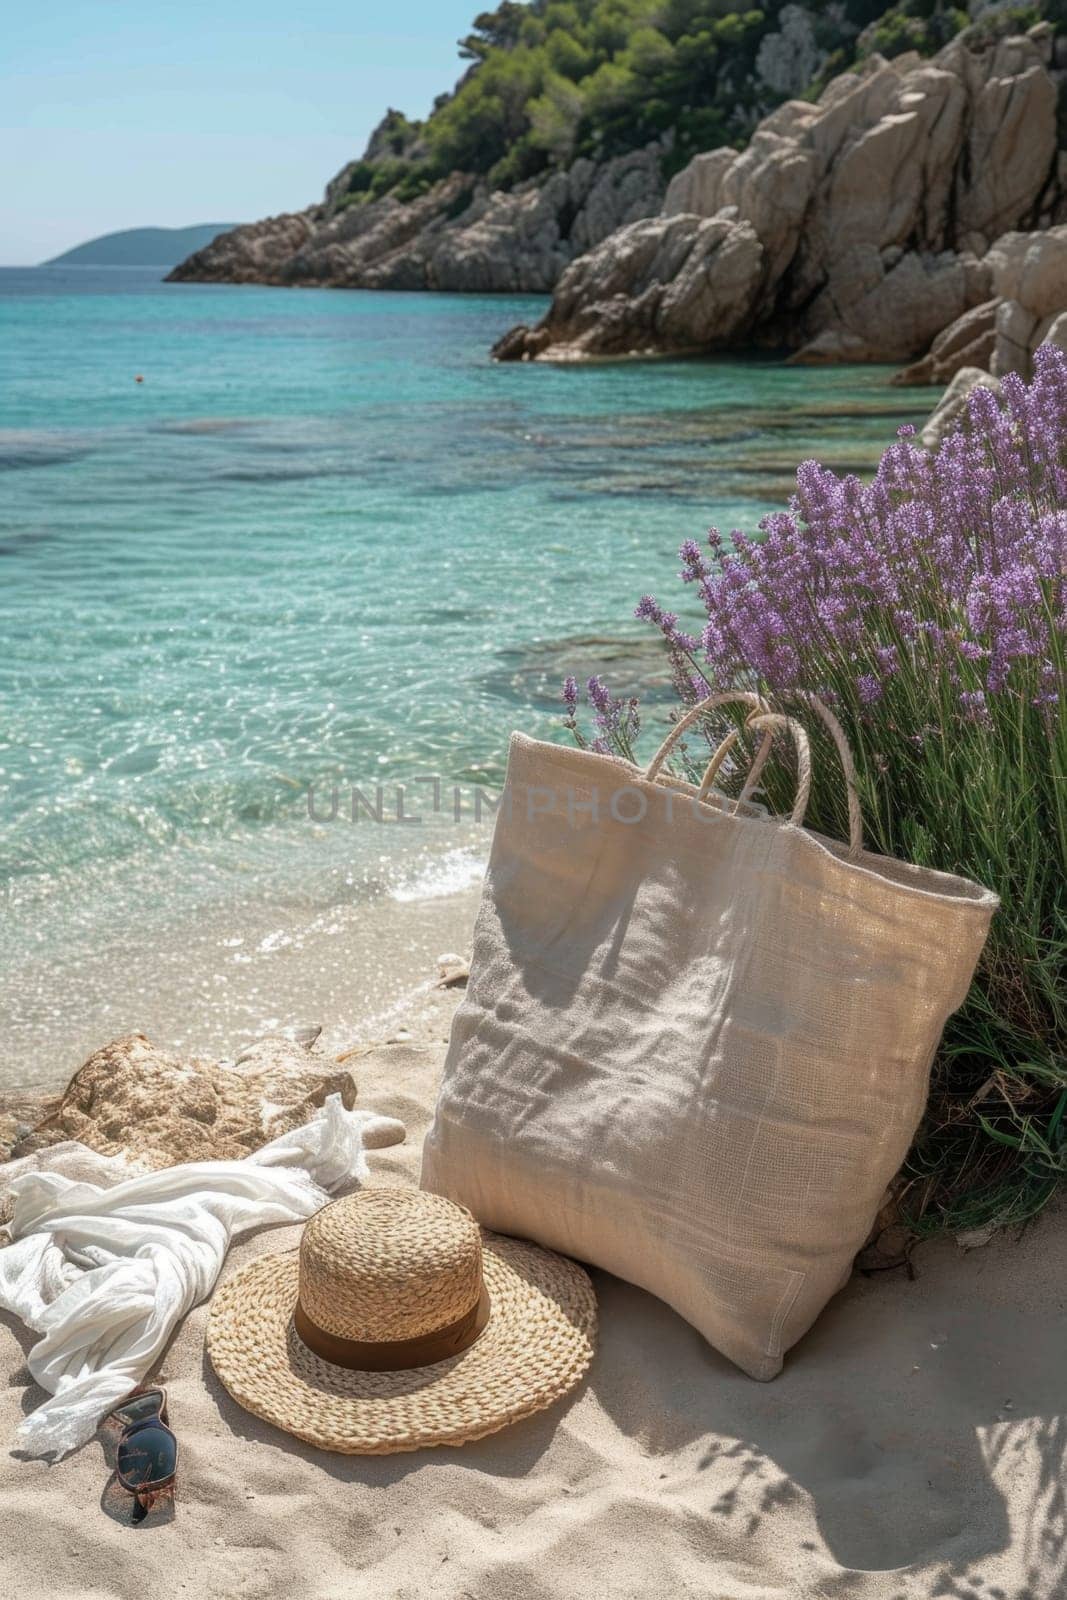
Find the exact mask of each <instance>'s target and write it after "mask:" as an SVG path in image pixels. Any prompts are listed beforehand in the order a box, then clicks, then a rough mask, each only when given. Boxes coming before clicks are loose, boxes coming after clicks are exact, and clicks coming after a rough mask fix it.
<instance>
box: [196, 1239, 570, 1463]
mask: <svg viewBox="0 0 1067 1600" xmlns="http://www.w3.org/2000/svg"><path fill="white" fill-rule="evenodd" d="M482 1273H483V1278H484V1282H485V1287H486V1289H487V1291H488V1294H489V1301H490V1308H491V1309H490V1317H489V1322H488V1324H487V1325H486V1327H485V1329H484V1330H483V1332H482V1333H481V1334H480V1335H479V1337H478V1339H477V1341H476V1342H475V1343H474V1344H473V1345H471V1346H470V1347H469V1348H468V1349H467V1350H464V1351H463V1352H462V1353H461V1354H460V1355H457V1356H451V1357H449V1358H448V1360H446V1361H440V1362H437V1363H436V1364H435V1365H433V1366H427V1367H410V1368H408V1369H407V1370H406V1371H401V1372H365V1371H353V1370H352V1369H350V1368H347V1367H337V1366H334V1365H333V1364H332V1363H331V1362H329V1361H325V1360H323V1359H322V1357H321V1356H318V1355H316V1354H315V1353H314V1352H313V1351H312V1350H309V1349H308V1347H307V1345H306V1344H304V1342H303V1340H302V1339H301V1338H300V1336H299V1334H298V1333H297V1332H296V1329H295V1327H294V1324H293V1311H294V1309H295V1307H296V1301H297V1288H298V1274H299V1254H298V1252H297V1251H291V1252H289V1253H287V1254H285V1255H275V1256H264V1257H261V1258H260V1259H259V1260H257V1261H252V1262H250V1263H249V1264H248V1266H246V1267H244V1268H242V1270H241V1271H239V1272H237V1273H235V1274H234V1276H233V1277H232V1278H230V1279H229V1280H228V1281H227V1282H226V1283H224V1284H223V1285H222V1286H221V1288H219V1289H218V1291H217V1292H216V1294H215V1297H214V1300H213V1301H212V1306H211V1315H210V1318H209V1320H208V1331H207V1351H208V1355H209V1356H210V1358H211V1363H212V1365H213V1366H214V1368H215V1371H216V1372H217V1373H218V1376H219V1378H220V1379H221V1380H222V1383H223V1384H224V1386H225V1387H226V1389H227V1390H228V1391H229V1393H230V1394H231V1395H232V1396H233V1398H234V1399H235V1400H236V1401H237V1402H238V1404H239V1405H242V1406H244V1408H245V1409H246V1410H247V1411H251V1412H253V1413H254V1414H255V1415H256V1416H258V1417H262V1418H264V1420H265V1421H267V1422H271V1423H273V1424H274V1426H275V1427H278V1428H283V1429H284V1430H285V1431H286V1432H287V1433H292V1434H295V1435H296V1437H297V1438H299V1439H304V1440H306V1441H307V1442H308V1444H313V1445H318V1446H319V1447H320V1448H322V1449H324V1450H335V1451H340V1452H342V1453H344V1454H349V1455H388V1454H391V1453H392V1452H394V1451H400V1450H421V1449H424V1448H427V1447H429V1446H433V1445H457V1444H466V1443H468V1442H470V1441H471V1440H473V1439H481V1438H484V1437H485V1435H486V1434H490V1433H496V1432H497V1430H498V1429H500V1428H506V1427H508V1426H509V1424H511V1423H513V1422H519V1421H520V1420H521V1419H522V1418H523V1417H528V1416H531V1415H533V1413H534V1412H536V1411H541V1410H543V1409H544V1408H545V1407H546V1406H550V1405H553V1404H554V1403H555V1402H556V1401H557V1400H559V1399H561V1398H562V1397H563V1395H565V1394H566V1393H567V1392H568V1390H570V1389H572V1388H574V1386H575V1385H576V1384H577V1383H579V1382H580V1381H581V1378H582V1376H583V1375H584V1373H585V1371H586V1368H587V1367H588V1366H589V1363H590V1361H591V1360H592V1356H593V1347H594V1338H595V1333H596V1297H595V1295H594V1293H593V1286H592V1284H591V1283H590V1281H589V1276H588V1274H587V1273H586V1272H584V1271H583V1269H582V1268H581V1267H579V1266H578V1265H577V1264H576V1263H575V1262H573V1261H568V1260H566V1259H565V1258H564V1257H562V1256H557V1255H554V1254H552V1253H551V1252H550V1251H547V1250H542V1249H540V1248H539V1246H537V1245H533V1244H528V1243H526V1242H525V1241H523V1240H519V1239H506V1238H503V1237H501V1236H500V1235H497V1234H492V1233H489V1232H487V1231H486V1230H485V1229H483V1230H482Z"/></svg>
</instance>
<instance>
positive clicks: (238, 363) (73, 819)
mask: <svg viewBox="0 0 1067 1600" xmlns="http://www.w3.org/2000/svg"><path fill="white" fill-rule="evenodd" d="M542 304H543V303H542V302H540V301H538V300H531V299H500V298H460V297H446V296H432V295H374V294H369V293H341V292H330V291H319V290H300V291H297V290H274V289H251V288H236V287H235V288H226V287H221V288H220V287H215V286H195V285H163V284H161V283H159V282H158V281H157V279H156V277H155V274H154V273H152V272H148V271H146V272H141V271H134V270H114V269H113V270H109V271H99V270H91V269H48V270H38V271H19V270H13V269H12V270H7V271H0V645H2V653H0V769H2V770H0V882H2V885H3V893H4V896H5V905H4V926H3V931H2V934H0V1016H2V1017H4V1019H5V1022H6V1027H5V1035H6V1037H5V1044H6V1047H7V1048H6V1050H5V1058H4V1060H3V1061H0V1083H2V1082H3V1081H4V1080H5V1079H8V1080H9V1081H15V1082H20V1081H29V1080H31V1079H40V1078H42V1077H47V1076H51V1077H61V1076H62V1075H63V1074H64V1073H65V1072H66V1071H68V1070H69V1069H70V1067H71V1066H72V1065H74V1064H76V1061H72V1059H71V1052H72V1051H76V1050H78V1049H80V1048H81V1047H82V1044H83V1043H84V1042H86V1041H88V1042H90V1043H91V1042H93V1040H94V1039H96V1038H97V1036H98V1035H99V1034H100V1033H101V1029H102V1030H103V1033H104V1034H106V1033H107V1032H114V1031H116V1027H115V1026H112V1025H110V1023H109V1024H108V1026H107V1027H105V1026H104V1021H103V1019H104V1017H105V1016H106V1017H108V1018H113V1019H114V1020H115V1021H116V1022H117V1024H118V1026H119V1027H124V1026H134V1025H143V1023H142V1021H140V1020H139V1019H143V1018H144V1016H145V1015H146V1014H147V1016H148V1018H149V1020H151V1018H152V1017H153V1016H155V1015H156V1014H157V1011H156V1010H154V1009H153V1008H154V1006H155V1004H156V1002H155V1000H154V998H153V997H154V995H155V994H156V993H157V991H158V990H159V988H160V986H161V985H162V984H164V983H165V984H166V985H167V986H169V994H170V1002H171V1004H172V1007H173V1006H174V1005H176V1004H177V1002H175V1000H174V995H173V988H174V985H177V986H178V988H179V990H180V989H181V986H182V984H183V981H185V979H183V972H185V971H186V968H188V969H189V970H188V987H189V994H188V997H187V1000H186V1001H183V1002H182V1007H183V1015H184V1017H185V1018H186V1026H185V1028H184V1030H183V1031H182V1033H181V1036H182V1038H183V1040H184V1041H185V1042H190V1041H191V1042H194V1043H198V1042H202V1041H203V1042H211V1043H212V1044H213V1045H215V1046H216V1047H219V1041H220V1040H221V1039H222V1038H223V1037H224V1036H226V1035H227V1030H229V1037H230V1038H231V1039H232V1036H233V1032H234V1031H236V1032H238V1033H240V1032H255V1031H257V1029H258V1028H259V1026H260V1025H261V1024H262V1023H263V1022H265V1021H267V1020H271V1021H273V1020H277V1019H276V1015H275V1013H276V1012H277V1011H278V1010H279V1006H278V1005H277V1004H272V1003H271V998H270V996H271V994H272V993H274V992H276V991H277V986H278V984H279V983H280V981H281V980H280V979H278V977H277V973H276V972H275V973H273V975H272V973H271V972H267V973H266V974H264V972H263V971H262V970H261V969H262V966H263V963H262V962H259V964H258V965H257V962H256V960H252V959H251V958H250V957H249V952H248V949H247V948H246V945H247V943H248V941H249V940H250V941H251V943H252V947H253V952H254V953H256V952H258V955H259V956H262V957H263V959H264V961H265V960H266V958H267V957H270V956H272V955H273V954H274V953H275V952H276V951H277V950H278V949H279V948H283V946H280V945H278V944H277V942H276V943H275V945H274V947H273V949H266V950H262V951H260V950H259V945H260V943H262V941H264V940H269V939H271V938H272V937H273V936H275V935H276V936H277V940H283V941H284V940H286V939H288V940H289V941H290V946H291V945H292V940H293V938H294V934H293V929H294V928H299V927H302V928H304V929H305V930H308V929H310V930H314V929H315V928H316V927H319V928H320V931H322V930H325V931H324V932H323V939H326V938H327V937H329V938H332V939H336V934H337V923H336V920H333V921H331V916H333V913H334V912H337V914H339V915H341V916H342V917H343V918H346V919H348V920H347V924H346V925H348V926H349V927H350V931H351V927H352V926H353V925H354V922H353V919H354V918H355V913H356V909H357V908H358V907H360V906H361V905H366V904H368V903H369V902H371V901H374V900H375V899H381V898H383V897H385V898H389V897H392V898H394V899H395V898H396V897H398V896H399V897H402V898H403V897H406V898H407V899H418V898H422V897H425V896H428V895H433V894H435V893H438V892H440V891H442V890H444V889H448V888H451V887H455V886H456V885H458V884H459V883H461V882H462V881H463V880H464V879H465V878H466V877H469V876H470V874H471V870H472V868H471V862H472V861H476V860H477V857H478V853H479V851H480V850H481V849H482V848H484V840H485V832H486V828H485V826H484V825H483V826H482V827H480V828H479V827H476V826H475V825H474V824H473V822H472V821H471V819H470V818H469V815H467V813H469V810H470V807H471V801H472V796H473V790H474V786H476V785H478V784H483V785H485V786H486V787H487V788H492V787H493V785H494V784H495V783H497V782H498V781H499V779H500V777H501V775H502V771H503V762H504V757H505V753H506V743H507V735H508V733H509V731H510V730H511V729H512V728H513V727H515V726H519V725H521V726H523V727H525V728H527V729H528V730H530V731H533V732H536V733H541V734H549V733H551V732H552V731H553V729H554V727H555V726H556V725H557V723H556V718H557V712H556V706H555V697H556V694H557V692H558V681H559V679H560V677H561V676H562V674H563V672H564V671H566V670H568V668H569V665H570V664H571V663H572V662H575V663H576V664H577V665H578V667H579V668H580V669H583V670H592V667H593V663H594V662H595V661H596V660H597V658H598V656H599V654H600V647H598V646H597V645H595V644H589V643H588V641H589V640H590V639H596V638H597V637H600V638H603V637H604V636H614V637H617V636H619V635H620V634H622V635H626V634H628V633H634V634H636V636H637V637H639V638H644V637H645V636H644V635H643V634H641V633H640V632H639V630H637V629H636V625H633V624H631V623H629V622H628V618H629V617H630V616H631V613H632V609H633V605H634V602H635V601H636V599H637V598H638V596H639V595H640V594H642V593H643V592H645V591H646V590H649V589H652V590H656V589H659V590H660V591H662V592H668V591H670V590H671V589H672V588H673V587H674V585H673V583H672V578H673V574H674V572H675V569H676V560H675V553H676V550H677V546H678V544H679V543H680V541H681V540H682V539H683V538H685V537H689V536H694V537H699V536H700V534H701V532H702V531H703V530H704V529H705V528H706V527H707V526H708V525H709V524H710V523H711V522H713V521H714V522H716V523H718V524H720V525H721V526H724V527H731V526H740V527H747V528H751V527H752V526H754V524H755V522H756V521H757V520H758V518H759V516H760V515H762V513H763V512H764V511H766V510H768V509H770V508H771V507H772V506H774V505H778V504H781V503H782V501H783V500H784V498H785V496H786V495H787V493H788V491H789V485H790V479H791V472H792V468H793V467H794V466H795V464H796V462H797V461H799V460H800V459H802V458H803V457H804V456H806V455H811V454H818V455H819V456H820V457H821V458H822V459H825V460H828V461H830V462H832V463H837V464H839V465H840V466H842V467H856V468H858V469H863V468H865V467H868V466H870V465H871V464H872V463H873V461H874V460H875V459H876V457H877V454H878V452H879V450H880V449H881V448H882V447H883V446H884V445H885V444H886V443H888V442H889V441H890V440H891V438H892V436H893V432H894V429H895V427H896V426H897V425H898V424H899V422H901V421H903V420H905V419H906V417H907V416H908V415H914V414H915V413H916V412H917V411H918V412H921V411H922V410H923V409H924V405H925V398H924V397H923V396H922V394H921V393H920V394H919V395H918V396H917V397H916V396H915V395H914V394H909V393H908V392H907V391H899V390H892V389H890V388H889V387H888V384H887V378H888V374H887V373H886V372H884V371H880V370H872V369H837V370H834V371H826V372H822V371H806V370H800V369H788V368H783V367H780V366H777V365H774V364H769V363H761V364H751V363H749V364H744V363H739V362H721V363H715V364H712V363H697V362H686V363H662V364H655V365H614V366H605V367H597V368H588V369H573V368H568V369H565V370H560V369H552V368H546V367H539V366H538V367H530V366H520V367H517V366H513V365H506V366H500V367H496V366H493V364H492V363H491V362H490V361H489V360H488V357H487V350H488V347H489V345H490V343H491V341H492V340H493V339H494V338H495V337H496V336H497V335H498V334H499V333H500V332H501V331H502V330H503V329H504V328H506V327H508V326H510V325H511V324H512V323H513V322H515V321H517V320H520V319H523V320H531V319H533V318H535V317H537V316H538V315H539V314H540V311H541V309H542ZM137 374H141V375H142V377H143V380H144V381H143V382H142V383H137V382H136V381H135V378H136V375H137ZM579 641H586V642H584V643H582V642H579ZM646 660H647V657H646V656H640V655H639V656H636V657H633V658H632V659H628V660H627V661H626V662H624V664H623V668H622V670H623V671H624V674H625V675H627V681H631V680H632V678H633V676H634V674H635V673H637V675H638V676H641V674H642V672H643V671H644V668H643V666H642V663H643V662H645V661H646ZM433 777H439V778H440V779H441V780H442V782H443V783H444V785H445V790H444V805H443V809H442V812H441V813H440V814H439V815H437V816H434V815H432V813H431V814H427V811H426V805H427V803H428V801H429V797H430V794H431V788H430V786H429V784H428V782H427V780H429V779H431V778H433ZM334 782H337V783H339V784H341V785H342V786H347V785H351V784H357V785H359V786H360V787H361V788H363V789H364V790H365V791H366V792H367V793H369V794H372V793H373V789H374V786H375V785H376V784H377V783H382V784H384V785H385V805H386V809H387V810H392V809H393V808H394V807H395V788H394V786H395V785H396V784H397V783H407V784H408V785H409V791H408V794H409V798H408V802H407V809H408V810H411V811H420V812H421V813H422V814H423V816H424V821H423V824H422V825H421V826H420V827H405V826H398V825H396V823H395V820H394V822H393V825H391V826H382V827H378V826H374V825H373V824H370V823H367V822H366V821H364V822H363V823H361V824H360V825H359V826H352V825H351V823H346V822H345V821H343V820H342V819H340V818H339V819H338V820H337V821H336V822H334V823H320V824H315V823H313V822H312V821H311V820H310V819H309V817H308V808H307V796H308V790H309V786H311V787H314V788H315V789H316V792H317V793H318V794H319V795H320V801H321V806H322V808H323V809H324V810H325V811H327V812H328V809H329V807H328V799H329V787H330V785H331V784H332V783H334ZM453 783H458V784H460V785H461V786H462V793H463V805H464V816H463V818H462V819H461V821H460V823H458V824H457V823H456V822H455V821H454V819H453V817H452V815H451V804H452V801H451V792H450V789H449V787H448V786H449V785H451V784H453ZM344 798H345V797H344V795H343V796H342V810H343V808H344ZM331 908H332V909H331ZM324 917H325V922H324V921H323V918H324ZM193 929H195V930H196V937H197V940H198V941H199V942H198V943H197V948H196V951H195V954H194V952H192V951H191V949H190V939H191V937H192V934H191V930H193ZM242 930H243V931H244V932H245V933H246V934H247V936H248V938H247V940H246V942H245V945H241V946H234V945H232V944H227V942H226V941H227V940H228V939H230V940H232V939H233V938H237V937H239V936H241V934H242ZM301 937H302V936H301ZM300 948H301V949H302V950H303V951H304V952H305V958H306V959H305V962H304V965H303V966H297V967H293V966H292V963H290V969H291V970H290V977H289V979H288V980H287V983H288V987H286V984H282V985H281V988H282V989H283V990H284V994H285V996H286V997H287V1001H286V1003H287V1004H290V1005H291V1004H292V1003H293V1002H292V996H293V994H294V993H298V992H299V983H300V982H303V981H305V980H306V979H307V978H308V975H309V974H310V973H311V971H312V970H313V967H314V963H315V961H316V960H318V959H320V956H321V951H322V941H319V942H318V943H316V939H315V938H314V937H313V936H312V933H308V936H307V939H306V940H305V941H304V942H303V943H302V944H301V945H300ZM316 951H318V952H319V954H318V955H316V953H315V952H316ZM183 959H184V960H185V961H186V968H183V966H182V960H183ZM196 963H200V967H199V968H197V967H196ZM220 967H221V968H223V969H232V970H226V971H224V972H223V977H224V980H225V981H224V982H223V983H222V984H221V985H220V984H219V982H218V978H219V970H218V969H219V968H220ZM194 968H195V969H196V970H193V969H194ZM248 968H254V969H255V970H254V972H247V971H246V970H245V969H248ZM164 974H165V977H164ZM272 984H273V985H274V986H275V987H274V989H272ZM337 984H338V987H336V988H335V989H331V990H330V992H329V995H328V997H327V998H328V999H329V1001H330V1003H335V1002H336V1000H337V998H338V997H339V996H340V997H342V998H343V996H344V992H345V991H344V987H343V981H342V978H341V977H338V979H337ZM356 987H358V985H357V986H356ZM105 991H110V993H105ZM116 993H117V994H118V995H119V997H120V999H121V997H122V996H124V995H126V994H127V993H128V994H129V995H131V996H138V995H140V996H141V997H142V1002H143V1003H141V1002H139V1004H140V1010H139V1011H138V1014H137V1015H136V1016H135V1015H128V1014H126V1015H123V1016H121V1017H118V1018H114V1011H115V1008H116V1004H117V1003H118V1002H117V1001H116ZM353 993H355V989H353ZM360 995H361V997H362V991H360ZM108 1007H110V1009H107V1008H108ZM281 1009H282V1010H283V1011H284V1009H285V1006H281ZM160 1014H161V1013H160ZM167 1016H168V1017H169V1016H171V1012H170V1011H168V1012H167ZM283 1020H284V1018H283ZM168 1026H170V1028H171V1032H172V1033H176V1030H175V1028H174V1026H173V1024H171V1023H168Z"/></svg>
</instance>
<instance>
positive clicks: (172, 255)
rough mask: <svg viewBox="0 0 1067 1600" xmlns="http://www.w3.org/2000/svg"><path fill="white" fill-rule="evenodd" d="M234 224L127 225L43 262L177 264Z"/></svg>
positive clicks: (51, 264) (65, 264) (72, 264)
mask: <svg viewBox="0 0 1067 1600" xmlns="http://www.w3.org/2000/svg"><path fill="white" fill-rule="evenodd" d="M236 227H237V223H236V222H198V223H197V224H195V226H194V227H191V228H126V229H124V230H123V232H122V233H105V234H102V235H101V236H100V238H99V239H90V240H89V241H88V242H87V243H86V244H79V245H75V247H74V249H73V250H65V251H64V252H63V254H62V255H61V256H53V257H52V260H51V261H46V262H44V265H45V266H46V267H59V266H63V267H176V266H177V265H178V262H179V261H184V259H185V257H186V256H188V255H192V254H193V253H194V252H195V251H197V250H203V249H204V247H205V245H209V244H210V243H211V241H212V239H214V238H215V237H216V235H217V234H220V233H229V231H230V230H231V228H236Z"/></svg>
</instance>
